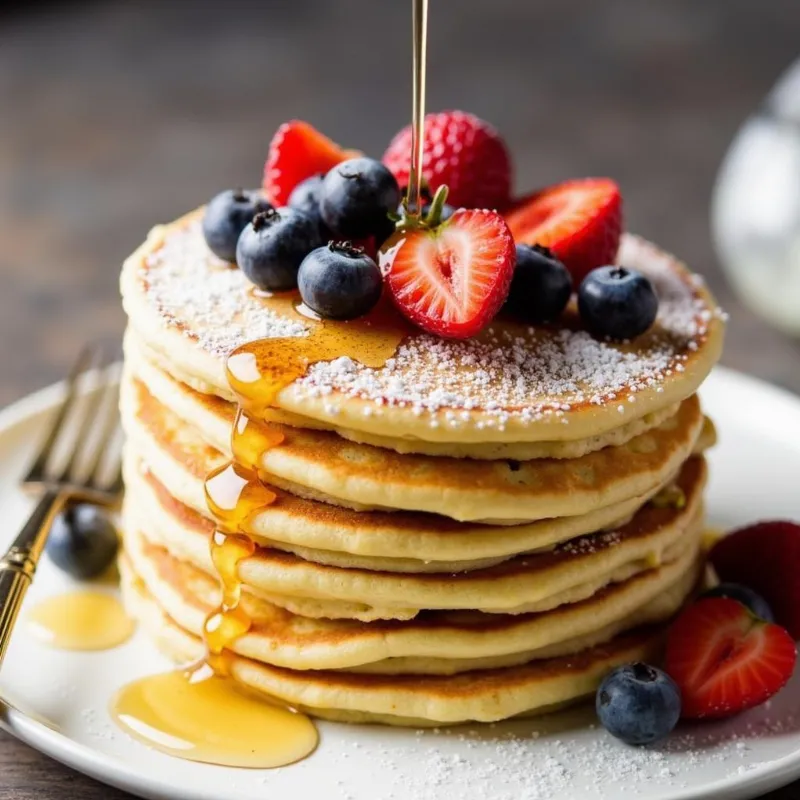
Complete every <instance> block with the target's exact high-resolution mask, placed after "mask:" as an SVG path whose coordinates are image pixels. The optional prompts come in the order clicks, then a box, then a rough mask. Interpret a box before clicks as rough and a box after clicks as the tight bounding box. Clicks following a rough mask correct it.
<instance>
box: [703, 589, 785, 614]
mask: <svg viewBox="0 0 800 800" xmlns="http://www.w3.org/2000/svg"><path fill="white" fill-rule="evenodd" d="M700 596H701V597H728V598H730V599H731V600H736V601H737V602H739V603H741V604H742V605H743V606H746V607H747V608H749V609H750V610H751V611H752V612H753V613H754V614H755V615H756V616H757V617H760V618H761V619H764V620H766V621H767V622H775V617H774V616H773V615H772V609H771V608H770V607H769V603H767V601H766V600H765V599H764V598H763V597H762V596H761V595H760V594H758V592H754V591H753V590H752V589H750V588H748V587H747V586H742V584H741V583H721V584H719V586H715V587H714V588H713V589H708V590H707V591H705V592H703V594H702V595H700Z"/></svg>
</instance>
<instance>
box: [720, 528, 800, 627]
mask: <svg viewBox="0 0 800 800" xmlns="http://www.w3.org/2000/svg"><path fill="white" fill-rule="evenodd" d="M709 559H710V561H711V563H712V565H713V566H714V569H715V570H716V573H717V575H719V578H720V580H722V581H727V582H732V583H741V584H743V585H744V586H747V587H749V588H750V589H753V590H754V591H755V592H758V594H760V595H761V596H762V597H763V598H764V599H765V600H766V601H767V603H768V604H769V607H770V608H771V609H772V613H773V614H774V615H775V621H776V622H777V623H778V624H779V625H783V627H785V628H786V629H787V630H788V631H789V633H790V634H791V635H792V637H793V638H794V639H800V577H798V576H800V525H797V524H796V523H794V522H786V521H783V520H772V521H769V522H758V523H756V524H755V525H749V526H748V527H746V528H741V529H740V530H737V531H733V533H729V534H728V535H727V536H724V537H723V538H722V539H720V540H719V541H718V542H717V544H716V545H714V548H713V549H712V550H711V553H710V554H709Z"/></svg>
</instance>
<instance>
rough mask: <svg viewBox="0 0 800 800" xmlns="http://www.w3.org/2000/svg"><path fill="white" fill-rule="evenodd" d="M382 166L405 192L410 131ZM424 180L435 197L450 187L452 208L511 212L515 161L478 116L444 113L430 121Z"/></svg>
mask: <svg viewBox="0 0 800 800" xmlns="http://www.w3.org/2000/svg"><path fill="white" fill-rule="evenodd" d="M383 163H384V164H386V166H387V167H389V169H390V170H391V171H392V172H393V173H394V176H395V178H397V182H398V183H399V184H400V186H407V185H408V177H409V172H410V171H411V126H410V125H408V126H406V127H405V128H403V130H401V131H400V132H399V133H398V134H397V135H396V136H395V137H394V139H392V141H391V144H390V145H389V147H388V149H387V150H386V152H385V153H384V154H383ZM422 175H423V177H424V178H425V179H426V180H427V182H428V187H429V188H430V189H431V191H433V192H435V191H436V190H437V189H438V188H439V187H440V186H442V185H443V184H447V187H448V189H449V190H450V192H449V197H450V203H451V204H452V205H453V206H455V207H458V206H463V207H465V208H506V207H507V206H508V203H509V199H510V196H511V158H510V157H509V154H508V148H507V147H506V145H505V142H504V141H503V140H502V139H501V138H500V135H499V134H498V133H497V131H496V130H495V129H494V128H493V127H492V126H491V125H490V124H489V123H488V122H484V121H483V120H482V119H479V118H478V117H476V116H475V115H474V114H467V113H466V112H465V111H440V112H438V113H435V114H427V115H426V117H425V141H424V143H423V155H422Z"/></svg>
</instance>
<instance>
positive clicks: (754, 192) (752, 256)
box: [712, 60, 800, 336]
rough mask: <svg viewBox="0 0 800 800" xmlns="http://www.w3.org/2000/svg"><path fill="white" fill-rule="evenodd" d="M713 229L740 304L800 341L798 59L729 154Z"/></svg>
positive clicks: (714, 205) (715, 203)
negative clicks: (799, 338) (748, 307)
mask: <svg viewBox="0 0 800 800" xmlns="http://www.w3.org/2000/svg"><path fill="white" fill-rule="evenodd" d="M712 229H713V236H714V242H715V245H716V249H717V254H718V256H719V259H720V261H721V263H722V267H723V269H724V271H725V272H726V274H727V276H728V278H729V279H730V281H731V284H732V285H733V287H734V289H735V290H736V291H737V293H738V294H739V295H740V297H741V299H742V300H743V302H745V303H746V304H747V305H749V306H750V307H751V308H752V309H753V310H754V311H756V312H757V313H758V314H760V315H761V316H763V317H764V318H765V319H767V320H768V321H769V322H771V323H773V324H774V325H775V326H777V327H779V328H782V329H783V330H785V331H787V332H789V333H791V334H793V335H795V336H800V60H798V61H797V62H795V64H794V65H793V66H792V67H791V68H790V69H789V70H787V71H786V72H785V73H784V75H783V76H782V77H781V79H780V80H779V81H778V83H777V85H776V86H775V88H774V89H773V90H772V92H770V94H769V95H768V96H767V99H766V101H765V102H764V105H763V107H762V109H761V110H759V111H758V112H757V113H755V114H754V115H753V116H752V117H750V119H748V120H747V121H746V122H745V124H744V125H743V126H742V128H741V129H740V130H739V132H738V134H737V135H736V138H735V139H734V141H733V143H732V145H731V147H730V149H729V150H728V153H727V155H726V156H725V160H724V162H723V164H722V167H721V169H720V172H719V175H718V178H717V184H716V187H715V189H714V197H713V203H712Z"/></svg>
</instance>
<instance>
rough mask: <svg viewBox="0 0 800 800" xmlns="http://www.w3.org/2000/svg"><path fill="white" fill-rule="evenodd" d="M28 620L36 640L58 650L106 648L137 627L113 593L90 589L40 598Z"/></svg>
mask: <svg viewBox="0 0 800 800" xmlns="http://www.w3.org/2000/svg"><path fill="white" fill-rule="evenodd" d="M27 623H28V628H29V630H30V631H31V633H33V635H34V636H35V637H36V638H37V639H39V640H40V641H42V642H44V643H45V644H48V645H50V646H51V647H57V648H59V649H61V650H108V649H110V648H112V647H117V646H118V645H120V644H122V643H123V642H125V641H127V640H128V639H129V638H130V636H131V634H132V633H133V631H134V628H135V627H136V626H135V623H134V621H133V620H132V619H131V618H130V617H129V616H128V615H127V614H126V613H125V609H124V608H123V607H122V603H120V601H119V600H118V599H117V598H116V597H114V595H111V594H106V593H105V592H99V591H90V590H87V591H75V592H69V593H67V594H62V595H56V596H54V597H48V598H47V599H46V600H42V601H40V602H39V603H38V604H37V605H36V606H34V607H33V609H32V610H31V612H30V613H29V614H28V617H27Z"/></svg>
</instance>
